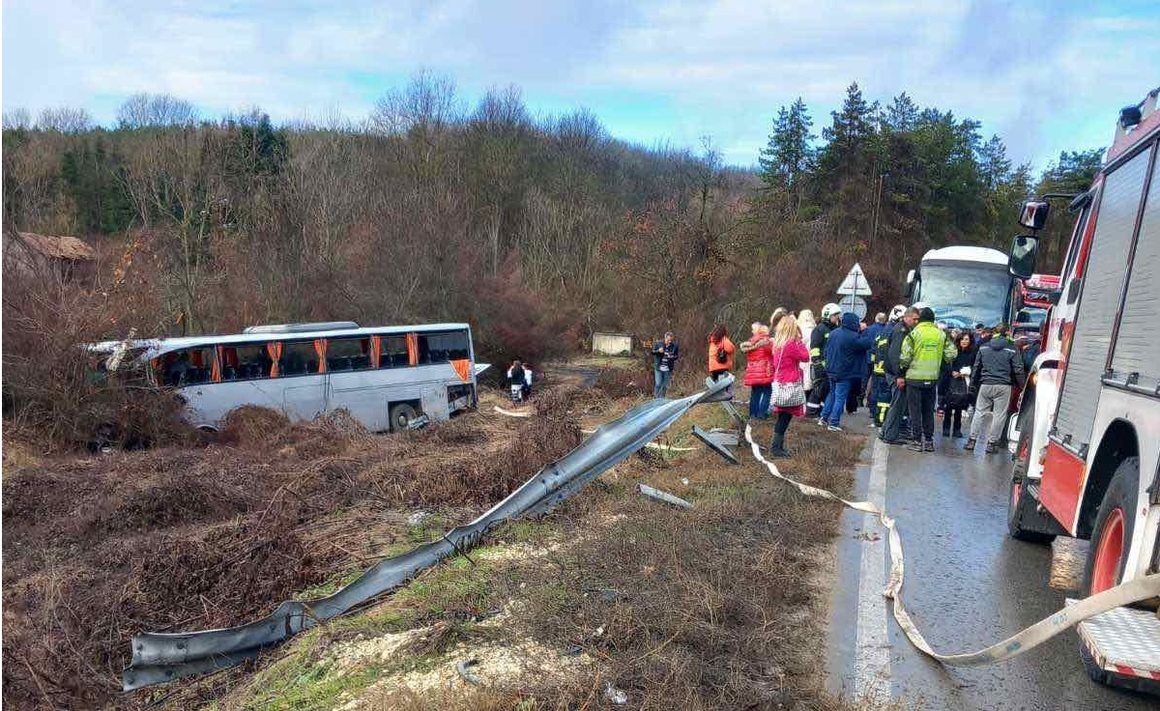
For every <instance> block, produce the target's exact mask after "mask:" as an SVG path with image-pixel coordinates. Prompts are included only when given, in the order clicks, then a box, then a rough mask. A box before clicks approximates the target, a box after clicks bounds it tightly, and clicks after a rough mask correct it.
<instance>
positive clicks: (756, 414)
mask: <svg viewBox="0 0 1160 711" xmlns="http://www.w3.org/2000/svg"><path fill="white" fill-rule="evenodd" d="M752 328H753V336H751V337H750V339H749V340H748V341H746V342H745V343H742V344H741V351H742V352H743V353H744V354H745V384H746V385H748V386H749V419H751V420H768V419H769V389H770V387H771V386H770V383H771V382H772V381H773V372H772V369H771V368H770V361H769V356H770V355H771V351H770V347H769V329H768V328H766V327H765V326H764V325H763V324H761V323H760V322H755V323H754V324H753V327H752Z"/></svg>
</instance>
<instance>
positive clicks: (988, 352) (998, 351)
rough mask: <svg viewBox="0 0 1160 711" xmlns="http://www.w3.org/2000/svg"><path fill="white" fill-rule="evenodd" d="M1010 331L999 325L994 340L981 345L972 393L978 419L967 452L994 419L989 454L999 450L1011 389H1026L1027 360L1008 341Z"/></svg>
mask: <svg viewBox="0 0 1160 711" xmlns="http://www.w3.org/2000/svg"><path fill="white" fill-rule="evenodd" d="M1006 332H1007V329H1006V328H1004V327H1003V326H1002V325H999V326H996V327H995V329H994V330H993V333H994V335H993V336H992V338H991V340H989V341H987V342H986V343H983V344H982V345H981V346H979V352H978V353H977V354H976V355H975V364H974V365H973V366H972V367H971V394H972V395H974V396H975V416H974V417H973V418H971V437H970V439H968V440H967V444H966V445H965V446H964V447H963V449H967V450H973V449H974V448H975V444H976V443H977V441H978V438H979V433H980V431H982V430H983V420H984V418H986V417H987V416H988V415H990V416H991V429H990V431H989V432H988V433H987V454H991V453H993V452H995V451H997V450H998V449H999V444H998V443H999V435H1000V434H1002V433H1003V427H1004V426H1006V424H1007V406H1008V405H1009V404H1010V402H1011V387H1012V386H1013V385H1018V386H1019V387H1020V388H1022V387H1023V379H1024V374H1023V359H1022V358H1021V357H1020V356H1019V352H1018V351H1017V350H1016V349H1015V344H1014V343H1012V342H1011V341H1009V340H1008V339H1007V336H1006Z"/></svg>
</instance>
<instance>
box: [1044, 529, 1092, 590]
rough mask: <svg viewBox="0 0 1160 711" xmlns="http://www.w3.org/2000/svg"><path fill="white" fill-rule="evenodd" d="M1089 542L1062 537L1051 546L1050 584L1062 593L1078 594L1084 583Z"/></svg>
mask: <svg viewBox="0 0 1160 711" xmlns="http://www.w3.org/2000/svg"><path fill="white" fill-rule="evenodd" d="M1087 552H1088V542H1087V541H1081V540H1078V539H1075V538H1068V537H1066V536H1060V537H1058V538H1056V539H1055V542H1054V543H1052V544H1051V576H1050V578H1049V579H1048V584H1049V585H1050V586H1051V587H1052V588H1054V589H1056V590H1059V591H1060V592H1078V591H1079V586H1080V585H1081V584H1082V582H1083V566H1084V561H1086V560H1087Z"/></svg>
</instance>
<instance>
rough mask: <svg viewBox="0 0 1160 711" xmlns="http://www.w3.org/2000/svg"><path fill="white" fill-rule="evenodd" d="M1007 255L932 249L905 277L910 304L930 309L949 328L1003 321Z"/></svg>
mask: <svg viewBox="0 0 1160 711" xmlns="http://www.w3.org/2000/svg"><path fill="white" fill-rule="evenodd" d="M1007 261H1008V258H1007V255H1006V254H1003V253H1002V252H1000V251H999V250H997V249H988V248H986V247H971V246H954V247H943V248H942V249H932V250H930V251H929V252H927V253H926V254H925V255H923V257H922V262H921V263H920V265H919V268H918V269H917V270H911V272H910V274H908V275H907V277H906V290H907V293H908V295H909V296H910V298H911V303H920V302H921V303H923V304H926V305H927V306H929V307H930V308H931V309H933V310H934V316H935V319H937V320H939V321H943V322H945V323H946V324H947V326H948V327H950V328H974V327H975V325H976V324H980V323H981V324H983V325H984V326H988V327H990V326H994V325H996V324H998V323H1000V322H1001V321H1003V320H1004V319H1005V318H1007V311H1008V306H1009V304H1010V299H1011V283H1012V280H1011V275H1010V273H1008V271H1007Z"/></svg>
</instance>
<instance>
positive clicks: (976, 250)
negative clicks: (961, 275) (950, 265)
mask: <svg viewBox="0 0 1160 711" xmlns="http://www.w3.org/2000/svg"><path fill="white" fill-rule="evenodd" d="M922 262H923V264H928V263H933V262H977V263H981V264H987V265H993V266H997V267H1004V268H1006V267H1007V263H1008V258H1007V255H1006V254H1003V253H1002V252H1000V251H999V250H997V249H991V248H989V247H969V246H965V245H956V246H954V247H943V248H942V249H932V250H930V251H929V252H927V253H926V254H924V255H922Z"/></svg>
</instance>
